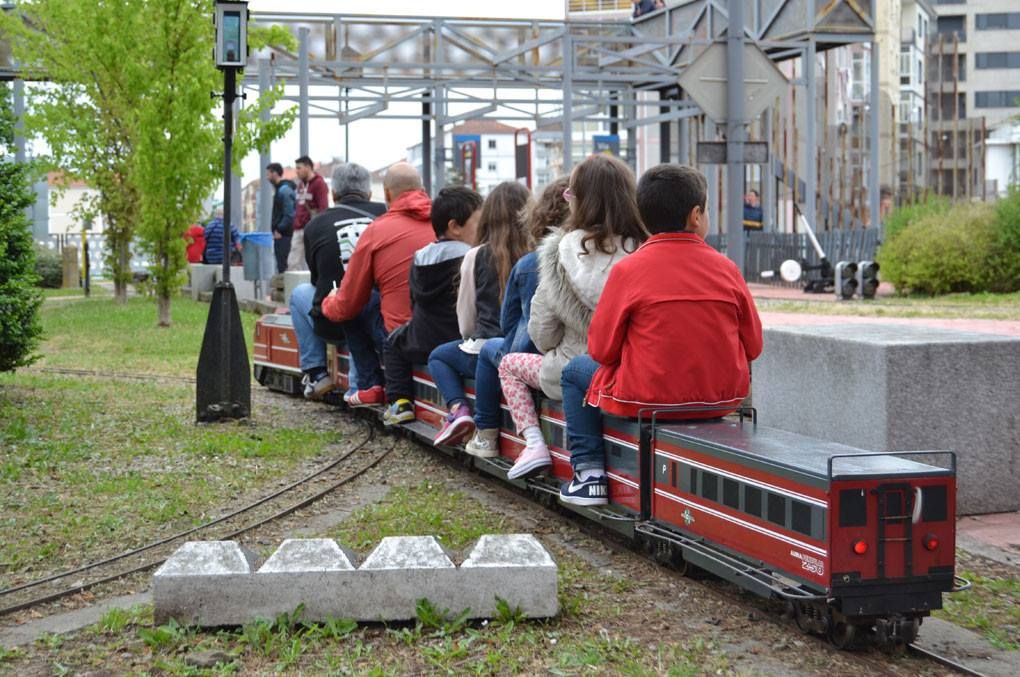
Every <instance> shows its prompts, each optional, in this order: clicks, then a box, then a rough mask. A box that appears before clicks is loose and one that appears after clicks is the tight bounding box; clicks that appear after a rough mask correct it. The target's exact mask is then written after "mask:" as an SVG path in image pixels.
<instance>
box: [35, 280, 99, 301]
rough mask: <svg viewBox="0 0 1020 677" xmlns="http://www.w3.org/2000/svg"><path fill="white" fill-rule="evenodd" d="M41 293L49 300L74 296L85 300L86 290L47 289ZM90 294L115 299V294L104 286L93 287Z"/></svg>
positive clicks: (75, 288)
mask: <svg viewBox="0 0 1020 677" xmlns="http://www.w3.org/2000/svg"><path fill="white" fill-rule="evenodd" d="M39 291H41V292H42V295H43V298H47V299H49V298H54V297H61V296H74V297H77V298H85V290H84V289H82V288H81V287H70V288H68V289H48V288H47V289H40V290H39ZM89 293H90V295H91V296H100V297H104V298H107V299H111V298H113V294H112V292H111V291H110V290H109V289H107V288H106V287H102V286H99V285H96V284H93V285H92V288H91V289H90V290H89Z"/></svg>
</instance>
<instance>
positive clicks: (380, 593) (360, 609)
mask: <svg viewBox="0 0 1020 677" xmlns="http://www.w3.org/2000/svg"><path fill="white" fill-rule="evenodd" d="M355 562H356V559H355V558H354V557H353V556H352V555H351V553H349V552H347V551H346V550H344V549H343V548H342V547H341V546H340V545H338V544H337V543H336V541H333V540H331V539H288V540H286V541H284V542H283V544H282V545H281V546H280V547H279V548H278V549H277V550H276V552H275V553H273V554H272V556H270V557H269V559H267V560H266V561H265V563H264V564H262V566H261V567H258V568H257V569H256V567H255V558H254V557H253V556H252V554H251V553H250V552H248V551H246V550H245V549H243V548H242V547H241V546H240V545H239V544H237V543H236V542H234V541H192V542H189V543H185V544H184V545H182V546H181V547H180V548H179V549H178V550H177V552H175V553H174V554H173V555H172V556H171V557H170V559H168V560H167V561H166V562H165V563H164V564H163V566H161V567H160V568H159V569H158V570H157V571H156V573H155V574H154V576H153V600H154V602H155V620H156V623H157V624H161V623H165V622H167V621H168V620H169V619H171V618H174V619H176V620H177V621H178V622H180V623H184V624H188V625H200V626H219V625H243V624H244V623H247V622H250V621H253V620H255V619H256V618H265V619H272V618H275V617H276V616H277V615H279V614H281V613H288V612H292V611H294V609H296V608H297V607H298V605H304V614H303V616H302V618H303V619H304V620H307V621H313V622H319V621H323V620H326V619H328V618H350V619H353V620H356V621H367V622H372V621H408V620H413V619H414V618H415V607H416V605H417V602H418V600H420V599H422V598H425V599H428V600H429V601H430V602H432V603H433V604H434V605H435V606H436V607H437V608H442V609H449V610H450V611H452V612H454V613H459V612H460V611H462V610H464V609H470V610H471V613H470V616H471V617H472V618H489V617H492V616H494V615H495V614H496V603H497V598H500V599H504V600H506V601H507V602H508V603H509V605H510V607H511V608H513V607H520V609H521V612H522V613H523V614H524V616H525V617H528V618H547V617H550V616H555V615H556V614H557V613H558V611H559V602H558V598H557V592H558V583H557V567H556V563H555V562H554V561H553V559H552V557H551V556H550V555H549V553H548V552H547V551H546V549H545V548H544V547H543V546H542V544H541V543H540V542H539V541H538V539H536V538H535V537H534V536H532V535H531V534H511V535H485V536H482V537H481V538H480V539H479V540H478V542H477V543H476V544H475V546H474V547H473V548H472V549H471V550H470V551H469V553H468V556H467V558H466V559H465V560H464V561H463V563H462V564H461V565H460V566H457V565H455V564H454V563H453V561H452V560H451V559H450V557H449V555H448V554H447V553H446V552H445V551H444V550H443V548H442V547H441V546H440V545H439V543H438V541H436V539H435V538H433V537H432V536H400V537H390V538H384V539H383V540H382V542H381V543H380V544H379V545H378V546H377V547H376V549H375V550H374V551H372V553H371V554H370V555H368V557H366V558H365V560H364V562H362V563H361V565H360V566H356V564H355Z"/></svg>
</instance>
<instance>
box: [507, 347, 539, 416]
mask: <svg viewBox="0 0 1020 677" xmlns="http://www.w3.org/2000/svg"><path fill="white" fill-rule="evenodd" d="M541 366H542V356H541V355H535V354H534V353H510V354H509V355H504V356H503V359H502V360H500V362H499V382H500V384H501V385H502V386H503V397H505V398H506V402H507V405H508V406H509V407H510V416H512V417H513V419H514V425H515V426H516V427H517V432H518V434H519V433H521V432H522V431H523V430H524V429H525V428H530V427H531V426H537V425H538V412H536V411H535V399H534V397H532V394H531V390H530V388H538V387H539V382H538V371H539V369H540V368H541Z"/></svg>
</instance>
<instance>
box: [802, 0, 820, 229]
mask: <svg viewBox="0 0 1020 677" xmlns="http://www.w3.org/2000/svg"><path fill="white" fill-rule="evenodd" d="M813 4H814V3H809V5H812V6H813ZM815 56H816V51H815V41H814V38H809V39H808V45H807V50H806V51H805V55H804V78H805V80H806V82H807V96H806V97H804V99H805V100H804V117H805V118H806V120H805V122H804V146H805V151H806V152H805V154H804V155H805V157H806V158H807V167H805V168H804V188H805V190H804V215H805V216H806V217H807V220H808V223H810V224H811V227H812V228H814V229H815V231H817V230H818V229H819V224H818V209H817V200H818V163H817V162H816V161H815V158H816V157H817V156H818V131H817V130H818V119H817V118H818V79H817V78H816V77H815V75H816V71H817V70H818V69H817V65H818V64H817V61H818V60H817V59H816V58H815Z"/></svg>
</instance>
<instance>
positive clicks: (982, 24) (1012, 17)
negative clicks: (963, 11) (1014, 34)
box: [974, 12, 1020, 31]
mask: <svg viewBox="0 0 1020 677" xmlns="http://www.w3.org/2000/svg"><path fill="white" fill-rule="evenodd" d="M974 28H976V29H977V30H979V31H1003V30H1013V29H1017V28H1020V12H999V13H996V14H976V15H974Z"/></svg>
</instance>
